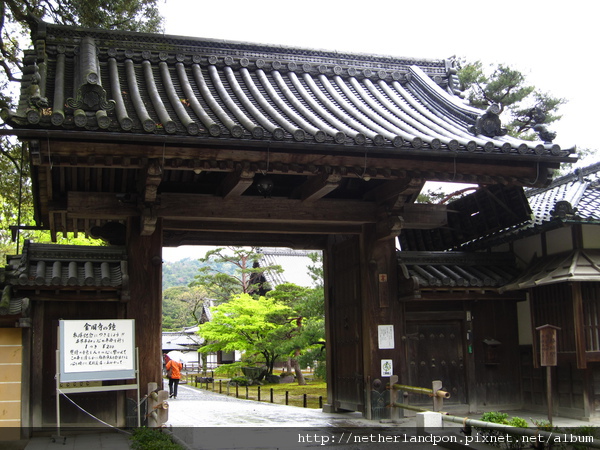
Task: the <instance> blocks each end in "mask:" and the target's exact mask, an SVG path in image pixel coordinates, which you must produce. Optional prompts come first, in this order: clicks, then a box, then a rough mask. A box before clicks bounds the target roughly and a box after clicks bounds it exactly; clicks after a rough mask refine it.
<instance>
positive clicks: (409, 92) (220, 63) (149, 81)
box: [5, 24, 572, 159]
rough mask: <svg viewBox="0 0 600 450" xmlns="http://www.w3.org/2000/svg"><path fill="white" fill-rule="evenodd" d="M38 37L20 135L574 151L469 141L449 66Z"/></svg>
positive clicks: (50, 31) (53, 32)
mask: <svg viewBox="0 0 600 450" xmlns="http://www.w3.org/2000/svg"><path fill="white" fill-rule="evenodd" d="M39 37H40V38H41V39H39V40H38V41H37V42H38V44H37V45H38V48H37V49H36V53H33V52H29V53H27V56H26V57H25V70H24V72H25V74H26V76H25V78H26V81H25V82H24V83H23V86H22V88H23V95H22V97H21V103H20V105H19V107H18V108H17V110H16V111H14V112H9V113H6V112H5V115H6V116H7V117H8V121H9V123H10V124H11V125H12V126H13V127H17V128H18V127H29V128H52V129H64V130H70V129H76V128H83V129H87V130H90V131H107V132H122V133H142V134H158V135H160V134H163V135H173V136H188V137H195V138H197V139H203V138H211V139H215V138H217V139H221V140H223V141H226V140H232V139H233V140H236V142H237V141H239V140H240V139H241V140H245V139H251V140H265V141H270V140H273V139H275V140H279V141H285V140H287V141H289V142H290V143H293V142H299V141H302V142H305V143H309V144H310V143H313V144H319V145H335V146H339V145H341V144H343V145H345V146H365V145H366V146H378V147H382V148H386V147H387V148H389V149H390V150H392V149H396V150H395V151H401V150H407V151H409V150H411V149H415V148H421V149H423V150H428V149H431V150H435V151H451V152H479V153H497V154H501V153H506V154H511V155H514V156H519V155H524V154H525V155H527V154H530V155H541V156H543V155H548V156H559V157H562V158H563V159H565V158H566V157H568V155H569V154H570V152H571V150H572V149H564V150H563V149H560V147H558V146H557V145H554V144H544V143H542V142H530V141H520V140H515V139H511V138H508V137H486V136H483V135H475V134H473V133H474V131H473V129H474V126H475V124H476V121H477V119H478V117H480V116H481V115H482V114H483V113H484V112H483V111H480V110H477V109H475V108H472V107H469V106H467V105H465V104H464V103H463V101H462V100H460V99H459V98H458V97H457V96H456V95H454V91H455V88H454V85H455V84H456V83H455V77H456V75H455V71H454V70H453V69H452V68H451V64H449V62H448V61H444V60H416V59H406V58H393V57H387V56H378V55H353V54H340V53H336V52H326V51H317V50H306V49H296V48H284V47H276V46H265V45H253V44H246V43H238V42H226V41H217V40H209V39H193V38H184V37H173V36H162V35H149V34H141V33H122V32H106V31H102V30H83V29H76V28H70V27H61V26H56V25H47V24H41V25H40V32H39ZM71 71H72V72H73V73H70V72H71ZM82 74H85V75H86V76H82ZM32 92H33V93H34V95H31V93H32ZM45 98H48V99H51V100H52V101H51V102H48V103H47V104H46V103H45ZM50 104H51V107H49V105H50Z"/></svg>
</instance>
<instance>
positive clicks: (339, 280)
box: [325, 238, 365, 413]
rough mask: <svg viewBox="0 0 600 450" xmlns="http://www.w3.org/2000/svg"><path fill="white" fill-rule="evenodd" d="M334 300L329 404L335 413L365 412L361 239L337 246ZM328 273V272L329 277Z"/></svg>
mask: <svg viewBox="0 0 600 450" xmlns="http://www.w3.org/2000/svg"><path fill="white" fill-rule="evenodd" d="M331 257H332V261H331V265H330V270H329V271H328V272H329V276H330V286H331V288H330V291H329V292H330V297H329V299H328V300H329V301H328V307H327V311H328V313H329V317H328V319H329V320H328V323H329V325H328V328H329V331H330V335H329V336H328V338H327V340H328V342H330V349H331V353H332V355H329V354H328V355H327V356H328V364H330V365H331V370H330V372H329V373H330V374H331V379H332V380H331V383H329V384H330V385H331V386H332V389H329V391H328V392H329V401H330V402H331V403H332V405H333V407H334V409H335V410H350V411H361V412H363V413H364V412H365V400H364V376H363V372H364V368H363V352H362V324H361V317H362V315H361V312H362V305H361V294H360V292H361V285H360V280H361V277H360V256H359V246H358V239H356V238H353V239H348V240H346V241H343V242H341V243H337V244H334V245H333V248H332V251H331ZM327 275H328V273H327V272H326V275H325V276H326V277H327Z"/></svg>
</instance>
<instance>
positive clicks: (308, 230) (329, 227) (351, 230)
mask: <svg viewBox="0 0 600 450" xmlns="http://www.w3.org/2000/svg"><path fill="white" fill-rule="evenodd" d="M240 227H242V228H240ZM163 229H165V230H173V231H202V232H231V233H239V232H243V233H245V234H249V233H277V234H292V235H293V234H360V233H361V232H362V225H347V224H324V223H313V224H295V223H287V224H285V227H282V225H281V224H280V223H270V222H268V221H266V222H262V223H257V222H248V223H244V224H240V223H238V222H232V221H216V220H210V221H197V220H194V221H185V220H164V221H163Z"/></svg>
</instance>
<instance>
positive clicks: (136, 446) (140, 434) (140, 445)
mask: <svg viewBox="0 0 600 450" xmlns="http://www.w3.org/2000/svg"><path fill="white" fill-rule="evenodd" d="M131 441H132V442H131V448H132V449H133V450H183V448H182V447H181V446H180V445H178V444H176V443H174V442H173V440H172V439H171V436H169V435H168V434H166V433H163V432H162V431H161V430H160V429H157V428H146V427H141V428H136V429H135V430H133V435H132V436H131Z"/></svg>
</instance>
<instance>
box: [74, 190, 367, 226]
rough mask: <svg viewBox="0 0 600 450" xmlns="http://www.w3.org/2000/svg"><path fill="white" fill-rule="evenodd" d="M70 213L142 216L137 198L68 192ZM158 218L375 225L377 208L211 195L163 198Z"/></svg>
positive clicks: (168, 195) (339, 202)
mask: <svg viewBox="0 0 600 450" xmlns="http://www.w3.org/2000/svg"><path fill="white" fill-rule="evenodd" d="M67 213H68V216H69V217H72V218H82V219H108V220H124V219H127V218H128V217H136V216H139V215H140V210H139V209H138V207H137V204H136V202H135V199H133V198H129V199H124V198H120V197H118V196H117V195H116V194H114V193H98V192H96V193H92V192H69V193H68V196H67ZM156 216H157V217H160V218H164V219H170V220H215V221H221V220H225V221H238V222H256V223H263V222H266V223H271V224H276V223H279V224H283V223H296V224H309V223H325V224H327V223H329V224H332V225H334V224H346V225H360V224H364V223H375V222H376V206H375V205H374V204H372V203H369V202H363V201H356V200H326V199H323V200H321V201H320V202H319V205H318V206H315V204H314V203H304V202H302V201H301V200H295V199H287V198H262V197H234V198H231V199H226V200H225V199H223V198H221V197H215V196H211V195H199V194H174V193H163V194H161V195H160V205H157V206H156Z"/></svg>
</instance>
